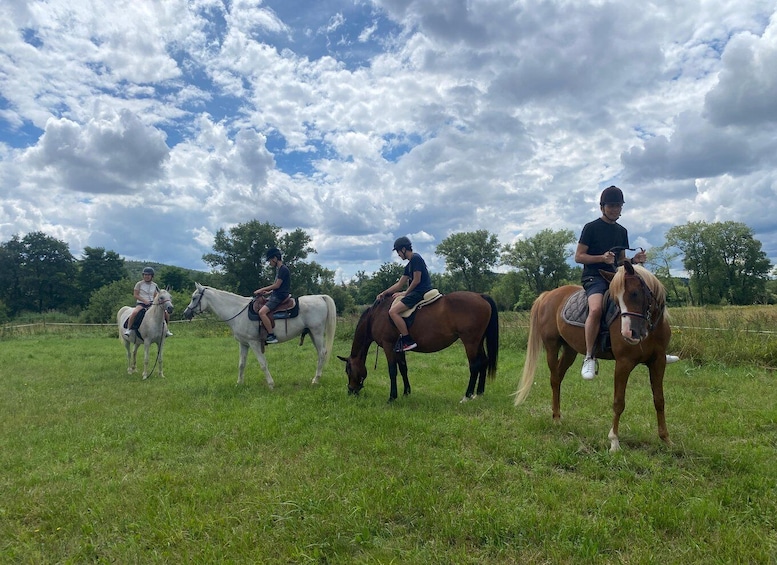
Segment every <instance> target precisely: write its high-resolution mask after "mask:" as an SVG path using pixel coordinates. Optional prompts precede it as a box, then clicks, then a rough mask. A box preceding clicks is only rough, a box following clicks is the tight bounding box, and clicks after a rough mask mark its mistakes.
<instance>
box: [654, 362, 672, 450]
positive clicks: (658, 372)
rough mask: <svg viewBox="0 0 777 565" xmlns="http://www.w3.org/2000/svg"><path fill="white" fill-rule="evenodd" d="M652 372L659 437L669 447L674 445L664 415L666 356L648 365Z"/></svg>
mask: <svg viewBox="0 0 777 565" xmlns="http://www.w3.org/2000/svg"><path fill="white" fill-rule="evenodd" d="M648 370H649V371H650V388H651V389H652V391H653V406H654V407H655V409H656V419H657V420H658V437H660V438H661V440H662V441H663V442H664V443H666V444H667V445H672V440H671V439H669V430H667V428H666V415H665V414H664V372H665V371H666V355H656V359H655V360H654V361H653V362H652V363H650V364H649V365H648Z"/></svg>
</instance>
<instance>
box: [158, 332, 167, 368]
mask: <svg viewBox="0 0 777 565" xmlns="http://www.w3.org/2000/svg"><path fill="white" fill-rule="evenodd" d="M162 331H163V332H165V331H167V326H165V328H164V329H163V330H162ZM164 344H165V334H164V333H163V334H162V339H161V341H160V342H159V343H158V344H157V347H156V356H157V357H158V358H159V378H160V379H164V378H165V372H164V370H163V369H162V347H163V346H164Z"/></svg>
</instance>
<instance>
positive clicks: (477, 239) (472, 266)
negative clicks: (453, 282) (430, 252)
mask: <svg viewBox="0 0 777 565" xmlns="http://www.w3.org/2000/svg"><path fill="white" fill-rule="evenodd" d="M435 253H437V255H440V256H442V257H445V265H446V267H447V269H448V271H449V272H450V273H451V274H452V275H454V276H455V277H457V278H458V279H459V280H460V281H461V284H462V285H463V287H464V289H465V290H471V291H473V292H484V291H486V290H487V289H488V288H490V286H491V283H492V282H493V280H494V274H493V271H492V269H493V267H494V266H496V264H497V262H498V259H499V240H498V239H497V237H496V235H494V234H490V233H489V232H488V231H486V230H478V231H475V232H461V233H454V234H452V235H449V236H448V237H446V238H445V239H444V240H442V241H441V242H440V244H439V245H438V246H437V249H436V250H435Z"/></svg>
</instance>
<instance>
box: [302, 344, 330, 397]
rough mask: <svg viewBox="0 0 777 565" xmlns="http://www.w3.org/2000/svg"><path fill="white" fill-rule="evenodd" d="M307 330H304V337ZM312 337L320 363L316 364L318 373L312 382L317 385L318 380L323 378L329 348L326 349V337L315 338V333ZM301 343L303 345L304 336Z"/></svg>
mask: <svg viewBox="0 0 777 565" xmlns="http://www.w3.org/2000/svg"><path fill="white" fill-rule="evenodd" d="M304 335H305V332H302V336H303V338H304ZM310 339H311V340H312V341H313V345H314V346H315V348H316V351H317V352H318V365H316V375H315V376H314V377H313V382H312V383H311V384H314V385H317V384H318V380H319V379H320V378H321V375H323V374H324V365H325V363H326V357H327V354H328V352H327V350H326V344H325V343H324V341H325V340H324V339H323V338H322V339H315V338H314V337H313V334H312V333H311V334H310ZM300 345H302V338H301V339H300Z"/></svg>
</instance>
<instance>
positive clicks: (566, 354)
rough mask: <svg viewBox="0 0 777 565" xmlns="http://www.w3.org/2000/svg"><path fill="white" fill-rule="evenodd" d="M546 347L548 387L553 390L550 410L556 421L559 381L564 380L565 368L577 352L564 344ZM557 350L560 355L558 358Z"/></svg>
mask: <svg viewBox="0 0 777 565" xmlns="http://www.w3.org/2000/svg"><path fill="white" fill-rule="evenodd" d="M545 348H546V351H547V353H546V355H547V361H548V368H549V369H550V388H551V390H552V392H553V400H552V404H551V407H552V410H553V420H554V421H555V422H558V421H560V420H561V383H562V382H563V380H564V376H565V375H566V374H567V370H568V369H569V368H570V367H571V366H572V363H574V362H575V357H577V352H576V351H575V350H574V349H572V348H571V347H570V346H568V345H566V344H562V345H561V346H558V345H556V346H555V347H548V346H547V345H546V346H545ZM559 351H560V352H561V357H560V358H559Z"/></svg>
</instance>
